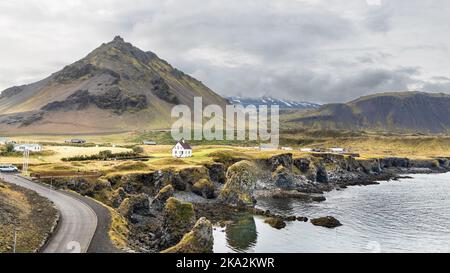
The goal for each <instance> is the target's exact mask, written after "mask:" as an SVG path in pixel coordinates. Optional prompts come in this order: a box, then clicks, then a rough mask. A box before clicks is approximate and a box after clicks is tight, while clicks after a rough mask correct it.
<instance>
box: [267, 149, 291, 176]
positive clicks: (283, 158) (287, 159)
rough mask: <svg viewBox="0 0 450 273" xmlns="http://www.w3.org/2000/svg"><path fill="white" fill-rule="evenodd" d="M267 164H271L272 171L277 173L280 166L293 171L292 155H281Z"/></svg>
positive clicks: (270, 159)
mask: <svg viewBox="0 0 450 273" xmlns="http://www.w3.org/2000/svg"><path fill="white" fill-rule="evenodd" d="M267 163H268V164H269V166H270V168H271V171H272V172H273V171H275V170H276V169H277V168H278V167H279V166H280V165H281V166H283V167H285V168H286V169H288V170H292V164H293V160H292V154H291V153H288V154H281V155H275V156H273V157H271V158H269V159H268V160H267Z"/></svg>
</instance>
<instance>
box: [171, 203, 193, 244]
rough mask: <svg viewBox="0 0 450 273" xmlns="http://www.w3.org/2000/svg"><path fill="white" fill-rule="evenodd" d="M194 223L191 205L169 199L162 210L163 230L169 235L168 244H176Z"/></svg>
mask: <svg viewBox="0 0 450 273" xmlns="http://www.w3.org/2000/svg"><path fill="white" fill-rule="evenodd" d="M195 221H196V216H195V211H194V207H193V205H192V204H191V203H187V202H182V201H180V200H178V199H176V198H174V197H170V198H169V199H168V200H167V202H166V206H165V208H164V224H163V226H164V228H165V230H166V232H167V234H168V235H169V239H168V244H169V245H173V244H176V243H178V242H179V241H180V240H181V238H182V237H183V235H184V234H186V233H187V232H189V231H190V230H191V229H192V227H193V226H194V224H195Z"/></svg>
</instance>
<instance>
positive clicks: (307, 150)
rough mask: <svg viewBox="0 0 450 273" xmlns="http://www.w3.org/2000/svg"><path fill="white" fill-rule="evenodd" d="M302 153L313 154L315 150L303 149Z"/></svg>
mask: <svg viewBox="0 0 450 273" xmlns="http://www.w3.org/2000/svg"><path fill="white" fill-rule="evenodd" d="M300 152H305V153H312V152H314V150H313V149H312V148H301V149H300Z"/></svg>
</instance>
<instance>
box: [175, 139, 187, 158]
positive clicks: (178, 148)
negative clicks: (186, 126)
mask: <svg viewBox="0 0 450 273" xmlns="http://www.w3.org/2000/svg"><path fill="white" fill-rule="evenodd" d="M172 156H173V157H175V158H184V157H192V147H191V145H189V143H187V142H186V141H185V140H184V139H181V140H180V141H178V142H177V144H175V146H173V148H172Z"/></svg>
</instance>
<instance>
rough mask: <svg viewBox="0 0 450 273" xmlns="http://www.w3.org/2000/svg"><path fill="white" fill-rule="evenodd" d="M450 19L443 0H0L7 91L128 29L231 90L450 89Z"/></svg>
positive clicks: (308, 94)
mask: <svg viewBox="0 0 450 273" xmlns="http://www.w3.org/2000/svg"><path fill="white" fill-rule="evenodd" d="M378 3H379V4H380V5H378ZM448 14H450V3H449V2H448V1H444V0H435V1H422V0H409V1H402V0H390V1H377V0H367V1H366V0H297V1H292V0H279V1H272V0H229V1H226V2H224V1H221V0H209V1H204V0H167V1H157V0H129V1H119V0H97V1H89V0H70V1H69V0H28V1H25V0H14V1H1V2H0V30H1V32H0V33H1V34H0V60H1V62H0V90H2V89H4V88H7V87H10V86H12V85H18V84H24V83H30V82H33V81H36V80H38V79H42V78H44V77H46V76H48V75H50V74H51V73H53V72H55V71H57V70H59V69H61V68H62V67H63V66H64V65H66V64H69V63H72V62H74V61H76V60H77V59H80V58H82V57H83V56H85V55H86V54H87V53H89V52H90V51H91V50H93V49H94V48H95V47H97V46H98V45H100V44H101V43H103V42H107V41H109V40H111V39H112V38H113V37H114V36H115V35H117V34H120V35H122V36H123V37H124V38H125V39H126V40H127V41H130V42H132V43H133V44H135V45H136V46H138V47H140V48H142V49H144V50H151V51H154V52H155V53H157V54H158V55H159V56H161V57H163V58H165V59H167V60H168V61H169V62H170V63H172V64H173V65H174V66H177V67H179V68H180V69H182V70H184V71H186V72H187V73H190V74H192V75H195V76H196V77H198V78H199V80H201V81H203V82H204V83H206V84H207V85H208V86H210V87H211V88H213V89H214V90H216V91H217V92H218V93H220V94H222V95H234V94H248V93H249V92H251V93H252V94H254V95H257V94H259V95H263V94H266V95H274V96H275V95H276V96H280V97H282V98H289V99H298V100H313V101H319V102H329V101H343V100H348V99H352V98H354V97H357V96H360V95H364V94H366V93H368V92H375V91H395V89H412V88H422V89H427V88H429V90H430V91H435V90H440V91H443V92H450V84H448V82H444V81H436V78H439V77H447V78H450V52H449V44H450V38H449V37H448V35H447V33H449V32H450V21H449V20H448ZM405 67H406V68H408V67H409V68H413V69H411V70H409V71H408V70H405V69H404V68H405ZM413 70H414V71H413Z"/></svg>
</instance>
